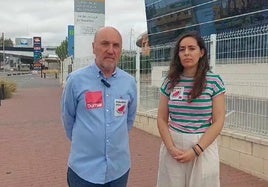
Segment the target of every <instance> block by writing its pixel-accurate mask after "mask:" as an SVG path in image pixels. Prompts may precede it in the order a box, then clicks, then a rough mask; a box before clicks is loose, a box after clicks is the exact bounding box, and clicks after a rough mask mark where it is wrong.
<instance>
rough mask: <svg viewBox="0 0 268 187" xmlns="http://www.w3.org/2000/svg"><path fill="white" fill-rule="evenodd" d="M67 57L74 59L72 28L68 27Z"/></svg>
mask: <svg viewBox="0 0 268 187" xmlns="http://www.w3.org/2000/svg"><path fill="white" fill-rule="evenodd" d="M68 56H72V57H74V26H73V25H68Z"/></svg>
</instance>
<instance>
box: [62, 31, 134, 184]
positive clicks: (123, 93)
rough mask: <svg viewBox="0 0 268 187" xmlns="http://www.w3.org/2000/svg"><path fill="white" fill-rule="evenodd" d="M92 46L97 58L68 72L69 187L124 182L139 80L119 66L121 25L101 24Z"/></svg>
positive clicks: (64, 97)
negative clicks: (85, 65)
mask: <svg viewBox="0 0 268 187" xmlns="http://www.w3.org/2000/svg"><path fill="white" fill-rule="evenodd" d="M92 46H93V53H94V54H95V63H93V65H90V66H87V67H85V68H82V69H79V70H77V71H74V72H72V73H71V74H69V76H68V79H67V83H66V86H65V88H64V92H63V95H62V120H63V124H64V128H65V131H66V135H67V137H68V138H69V139H70V141H71V150H70V155H69V160H68V172H67V181H68V184H69V186H70V187H95V186H96V187H97V186H98V187H100V186H105V187H126V185H127V179H128V174H129V169H130V151H129V136H128V132H129V131H130V130H131V128H132V126H133V123H134V119H135V115H136V109H137V88H136V82H135V79H134V77H132V76H131V75H129V74H128V73H126V72H124V71H123V70H121V69H119V68H118V67H117V64H118V62H119V59H120V56H121V52H122V37H121V35H120V33H119V32H118V30H116V29H115V28H113V27H103V28H101V29H99V30H98V31H97V32H96V34H95V38H94V42H93V43H92Z"/></svg>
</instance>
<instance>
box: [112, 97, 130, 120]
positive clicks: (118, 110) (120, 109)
mask: <svg viewBox="0 0 268 187" xmlns="http://www.w3.org/2000/svg"><path fill="white" fill-rule="evenodd" d="M127 103H128V102H127V100H124V99H115V100H114V105H115V106H114V115H115V116H123V115H124V114H125V113H126V110H127Z"/></svg>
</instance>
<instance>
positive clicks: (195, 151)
mask: <svg viewBox="0 0 268 187" xmlns="http://www.w3.org/2000/svg"><path fill="white" fill-rule="evenodd" d="M192 149H193V150H194V153H195V155H196V156H199V153H198V151H197V150H196V148H195V146H193V147H192Z"/></svg>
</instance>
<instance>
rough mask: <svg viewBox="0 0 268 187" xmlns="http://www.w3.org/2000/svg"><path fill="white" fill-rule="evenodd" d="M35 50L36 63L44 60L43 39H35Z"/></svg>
mask: <svg viewBox="0 0 268 187" xmlns="http://www.w3.org/2000/svg"><path fill="white" fill-rule="evenodd" d="M33 49H34V52H33V57H34V62H38V61H39V60H40V59H41V58H42V52H41V37H39V36H38V37H33Z"/></svg>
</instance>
